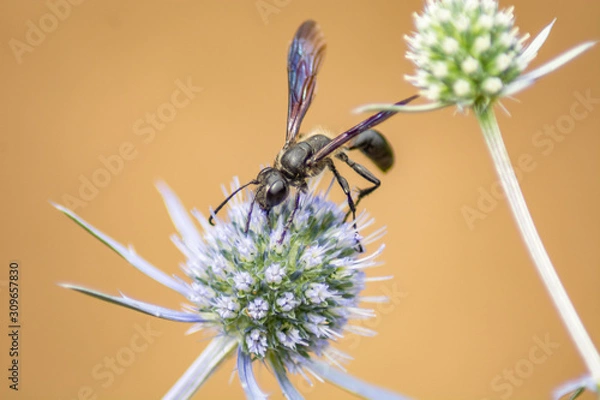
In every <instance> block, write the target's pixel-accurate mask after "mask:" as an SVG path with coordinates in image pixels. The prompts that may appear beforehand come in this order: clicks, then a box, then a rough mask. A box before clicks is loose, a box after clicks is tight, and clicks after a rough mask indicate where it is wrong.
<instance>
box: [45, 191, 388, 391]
mask: <svg viewBox="0 0 600 400" xmlns="http://www.w3.org/2000/svg"><path fill="white" fill-rule="evenodd" d="M157 186H158V189H159V191H160V193H161V194H162V196H163V199H164V201H165V204H166V206H167V208H168V211H169V213H170V215H171V218H172V220H173V222H174V225H175V227H176V228H177V230H178V232H179V235H174V236H173V237H172V240H173V242H174V243H175V245H176V246H177V248H178V249H179V250H180V251H181V252H182V253H183V255H184V256H185V258H186V262H185V263H184V264H182V265H181V267H182V269H183V271H184V272H185V274H186V275H187V277H188V279H189V282H185V281H183V280H181V279H178V278H176V277H171V276H168V275H166V274H165V273H163V272H161V271H160V270H158V269H157V268H155V267H154V266H152V265H151V264H150V263H148V262H147V261H146V260H144V259H142V258H141V257H140V256H138V255H137V254H136V253H135V252H134V250H133V248H131V247H128V248H126V247H124V246H123V245H121V244H119V243H117V242H116V241H114V240H113V239H111V238H110V237H108V236H106V235H105V234H103V233H102V232H100V231H99V230H97V229H96V228H94V227H93V226H91V225H90V224H88V223H87V222H85V221H84V220H83V219H81V218H80V217H79V216H77V215H76V214H75V213H73V212H72V211H70V210H68V209H66V208H64V207H62V206H59V205H55V207H56V208H58V209H59V210H60V211H62V212H64V213H65V214H66V215H67V216H69V217H70V218H71V219H73V220H74V221H75V222H77V223H78V224H79V225H81V226H82V227H83V228H85V229H86V230H87V231H89V232H91V233H92V234H93V235H94V236H96V237H97V238H98V239H100V240H101V241H102V242H104V243H105V244H106V245H108V246H109V247H111V248H112V249H113V250H114V251H116V252H117V253H118V254H120V255H121V256H122V257H124V258H125V259H126V260H127V261H129V262H130V263H131V264H132V265H133V266H134V267H136V268H138V269H139V270H141V271H142V272H144V273H146V274H147V275H148V276H150V277H151V278H153V279H155V280H157V281H159V282H160V283H162V284H164V285H165V286H167V287H169V288H171V289H174V290H176V291H177V292H179V293H181V294H182V295H183V296H184V297H185V298H186V300H187V302H188V304H187V305H186V306H185V307H184V310H183V311H175V310H169V309H165V308H162V307H159V306H155V305H152V304H148V303H145V302H142V301H138V300H134V299H131V298H129V297H126V296H120V297H117V296H110V295H105V294H102V293H99V292H96V291H94V290H90V289H86V288H82V287H78V286H74V285H63V286H65V287H67V288H70V289H74V290H77V291H80V292H83V293H85V294H88V295H92V296H94V297H98V298H100V299H103V300H107V301H110V302H112V303H116V304H119V305H122V306H125V307H129V308H133V309H136V310H138V311H141V312H144V313H147V314H151V315H154V316H157V317H160V318H165V319H169V320H173V321H180V322H188V323H194V324H195V325H194V326H193V327H192V328H191V329H190V331H191V332H195V331H198V330H200V329H203V330H209V331H212V332H214V335H215V338H214V339H213V341H212V342H211V343H210V344H209V346H208V347H207V348H206V349H205V351H204V353H202V354H201V355H200V357H199V358H198V359H197V361H196V362H195V363H194V364H193V365H192V366H191V367H190V369H188V371H187V372H186V373H185V374H184V375H183V376H182V378H181V379H180V380H179V382H177V384H176V385H175V386H174V387H173V388H172V389H171V391H170V392H169V393H168V394H167V395H166V397H165V398H187V397H189V396H191V395H192V394H193V393H194V392H195V391H196V390H197V389H198V388H199V387H200V385H201V384H202V383H203V381H204V380H205V379H206V378H207V377H208V376H209V375H210V373H211V372H212V371H213V370H214V369H215V368H216V367H217V366H218V365H219V364H220V363H221V361H223V360H224V359H225V358H226V357H227V356H229V355H230V354H232V353H233V352H234V351H235V350H236V349H237V353H238V374H239V377H240V380H241V382H242V386H243V388H244V390H245V391H246V393H247V395H248V396H249V397H250V398H263V397H265V395H264V394H263V393H262V392H261V390H260V389H259V387H258V384H257V383H256V381H255V379H254V376H253V372H252V366H251V363H252V362H253V361H256V360H265V361H267V362H268V363H269V364H270V365H271V367H272V369H273V371H274V373H275V375H276V377H277V379H278V381H279V382H280V385H281V387H282V390H283V391H284V393H285V395H286V396H287V397H288V398H301V395H300V394H299V393H298V392H297V391H296V389H295V388H294V387H293V386H292V385H291V383H290V381H289V380H288V378H287V372H291V373H297V372H299V373H301V374H302V375H304V376H305V377H308V374H306V372H309V373H310V374H311V375H314V376H317V377H319V378H320V377H323V378H325V379H328V380H330V381H332V382H333V383H335V384H337V385H339V386H342V387H344V388H345V389H347V390H350V391H352V392H354V393H357V394H360V395H362V396H365V397H372V398H398V397H397V396H396V395H394V394H392V393H390V392H387V391H385V390H383V389H378V388H376V387H373V386H371V385H368V384H366V383H363V382H361V381H358V380H356V379H354V378H351V377H349V376H347V375H345V376H342V379H341V380H340V376H341V375H340V373H341V371H337V370H333V369H332V368H329V365H335V366H337V367H340V368H342V367H341V365H340V362H342V361H345V360H347V359H349V358H350V357H349V356H347V355H346V354H344V353H342V352H341V351H339V350H336V349H333V348H332V347H330V345H331V342H332V341H336V340H337V339H338V338H341V337H342V336H343V335H344V334H345V333H347V332H350V333H355V334H359V335H366V336H370V335H373V334H374V332H373V331H371V330H369V329H366V328H364V327H360V326H354V325H352V324H350V323H349V320H352V319H358V320H362V319H366V318H370V317H373V316H374V311H373V310H370V309H364V308H359V302H361V301H370V302H383V301H386V298H385V297H368V298H367V297H363V298H361V297H360V295H359V294H360V292H361V291H362V289H363V288H364V286H365V283H366V282H367V280H369V278H366V277H365V273H364V271H363V270H364V269H365V268H367V267H372V266H375V265H378V263H377V262H376V261H375V258H376V257H377V256H378V255H379V254H380V253H381V251H382V250H383V245H382V246H381V247H380V248H379V249H378V250H377V251H376V252H374V253H373V254H371V255H368V256H366V255H363V254H360V253H359V252H358V251H357V243H358V241H359V240H360V243H361V244H362V245H363V246H366V245H368V244H370V243H371V242H373V241H374V240H377V239H379V238H380V237H381V236H382V235H383V233H384V231H383V229H379V230H376V231H374V232H373V233H372V234H370V235H368V236H366V237H360V236H359V232H360V231H361V230H362V229H364V228H365V227H366V226H367V225H370V224H371V223H372V222H373V221H372V220H370V219H368V217H367V215H366V214H365V213H363V214H361V215H360V216H359V217H358V218H357V221H356V222H357V226H358V231H359V232H357V231H356V230H355V229H354V228H353V225H352V223H349V222H344V216H345V212H344V210H343V208H342V207H340V206H338V205H336V204H334V203H332V202H330V201H328V200H327V198H326V193H320V194H313V193H309V194H306V195H303V196H302V200H301V202H300V207H299V209H298V210H297V212H296V215H295V218H294V220H293V224H292V225H291V226H290V227H289V230H288V232H287V234H286V235H285V236H282V234H283V230H284V226H285V225H286V222H287V220H288V218H289V216H290V213H291V212H292V209H293V207H294V204H293V202H292V201H291V200H288V201H286V202H284V203H282V205H281V206H280V207H278V208H277V209H274V210H273V212H271V213H270V214H269V215H268V216H266V215H265V214H264V213H254V214H253V216H252V221H251V223H250V229H249V231H248V232H244V230H245V224H246V218H247V216H248V210H249V207H250V203H251V199H248V198H244V196H243V195H242V193H240V194H239V195H238V196H236V197H235V198H234V199H232V200H231V201H230V203H229V209H228V216H227V218H226V219H224V220H223V219H217V223H216V226H211V225H210V224H209V223H208V221H207V219H206V218H205V217H204V216H203V215H202V214H201V213H199V212H198V211H197V210H193V211H192V214H193V215H194V216H195V217H196V219H197V221H198V222H199V223H200V225H201V226H202V228H203V233H202V234H201V233H200V232H199V231H198V230H197V229H196V226H195V224H194V222H193V221H192V219H191V218H190V217H189V215H188V213H187V212H186V210H185V209H184V208H183V206H182V204H181V203H180V201H179V199H178V198H177V197H176V196H175V194H174V193H173V192H171V190H170V189H169V188H168V187H167V186H166V185H165V184H164V183H158V185H157ZM238 187H239V182H238V181H237V180H235V181H234V184H233V185H232V187H231V190H232V191H233V190H235V189H236V188H238ZM224 191H225V190H224ZM226 194H227V193H226ZM282 237H283V241H281V240H280V239H281V238H282ZM383 278H386V277H383ZM371 279H375V280H381V279H382V278H371ZM319 358H324V359H326V360H327V362H328V364H325V363H324V362H323V361H320V360H319ZM307 379H308V378H307Z"/></svg>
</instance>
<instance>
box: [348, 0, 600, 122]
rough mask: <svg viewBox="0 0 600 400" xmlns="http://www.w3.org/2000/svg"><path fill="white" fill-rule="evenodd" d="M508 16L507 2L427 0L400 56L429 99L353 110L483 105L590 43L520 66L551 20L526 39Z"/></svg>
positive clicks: (547, 31) (532, 54)
mask: <svg viewBox="0 0 600 400" xmlns="http://www.w3.org/2000/svg"><path fill="white" fill-rule="evenodd" d="M514 21H515V18H514V15H513V7H509V8H506V9H500V8H499V7H498V2H497V1H496V0H427V2H426V5H425V9H424V10H423V12H422V13H421V14H417V13H415V14H414V23H415V27H416V30H415V31H414V32H413V33H412V34H411V35H407V36H405V39H406V41H407V43H408V47H409V50H408V51H407V52H406V58H408V59H409V60H411V61H412V62H413V64H415V66H416V71H415V73H414V74H413V75H410V76H405V78H406V79H407V80H408V81H409V82H410V83H412V84H413V85H415V86H416V87H417V88H419V94H421V95H422V96H424V97H425V98H427V99H429V100H430V101H431V103H429V104H424V105H414V106H410V105H391V104H369V105H366V106H362V107H359V108H358V109H357V112H366V111H382V110H387V111H399V112H423V111H431V110H435V109H437V108H442V107H446V106H449V105H456V106H458V107H459V108H460V109H463V108H465V107H474V108H477V109H480V110H485V109H486V108H487V107H488V106H489V105H491V104H494V103H495V101H497V100H498V99H500V98H501V97H506V96H512V95H514V94H516V93H517V92H520V91H521V90H523V89H525V88H527V87H529V86H531V85H532V84H533V83H534V82H535V81H537V80H538V79H539V78H541V77H542V76H544V75H546V74H548V73H550V72H552V71H554V70H556V69H558V68H559V67H561V66H562V65H564V64H566V63H567V62H569V61H571V60H572V59H574V58H575V57H577V56H579V55H580V54H582V53H583V52H585V51H587V50H589V49H590V48H591V47H592V46H594V45H595V42H591V41H590V42H584V43H581V44H580V45H578V46H575V47H573V48H572V49H570V50H568V51H566V52H564V53H563V54H561V55H559V56H558V57H556V58H554V59H552V60H551V61H549V62H547V63H546V64H544V65H542V66H540V67H538V68H536V69H534V70H533V71H530V72H525V69H526V68H527V66H528V65H529V64H530V63H531V61H532V60H533V59H534V58H535V57H536V56H537V53H538V51H539V50H540V48H541V47H542V45H543V44H544V42H545V41H546V39H547V38H548V36H549V35H550V31H551V30H552V26H553V25H554V22H555V21H552V22H551V23H550V24H548V25H547V26H546V27H545V28H544V29H542V31H541V32H540V33H539V34H538V35H537V36H536V37H535V38H534V39H533V40H532V41H531V42H530V43H528V44H527V41H528V39H529V34H520V33H519V28H517V27H515V25H514Z"/></svg>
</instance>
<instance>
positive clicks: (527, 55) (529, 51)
mask: <svg viewBox="0 0 600 400" xmlns="http://www.w3.org/2000/svg"><path fill="white" fill-rule="evenodd" d="M555 22H556V18H554V19H553V20H552V22H550V23H549V24H548V25H546V26H545V27H544V29H542V31H541V32H540V33H538V35H537V36H536V37H535V39H533V41H532V42H531V43H530V44H529V46H527V48H526V49H525V50H523V53H521V55H520V56H519V58H520V59H521V60H522V62H523V64H522V65H523V69H525V68H526V67H527V65H529V63H530V62H531V61H532V60H533V59H534V58H535V57H536V56H537V53H538V51H539V50H540V48H541V47H542V46H543V45H544V43H545V42H546V39H548V36H549V35H550V31H551V30H552V27H553V26H554V23H555Z"/></svg>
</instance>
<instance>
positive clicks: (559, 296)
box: [475, 107, 600, 382]
mask: <svg viewBox="0 0 600 400" xmlns="http://www.w3.org/2000/svg"><path fill="white" fill-rule="evenodd" d="M475 114H476V115H477V119H478V120H479V124H480V126H481V130H482V131H483V137H484V138H485V142H486V144H487V147H488V150H489V151H490V154H491V156H492V159H493V161H494V166H495V167H496V172H497V174H498V176H499V177H500V181H501V182H502V187H503V189H504V192H505V193H506V196H507V198H508V203H509V205H510V209H511V211H512V213H513V216H514V217H515V220H516V222H517V225H518V227H519V230H520V232H521V236H522V237H523V240H524V241H525V245H526V246H527V250H528V251H529V255H530V256H531V258H532V260H533V263H534V264H535V266H536V268H537V270H538V273H539V274H540V277H541V278H542V281H543V282H544V285H545V286H546V289H547V290H548V292H549V294H550V297H551V298H552V301H553V302H554V305H555V306H556V308H557V310H558V313H559V314H560V317H561V318H562V320H563V323H564V324H565V326H566V327H567V330H568V331H569V334H570V335H571V338H572V339H573V341H574V342H575V345H576V346H577V349H578V350H579V353H580V354H581V357H582V358H583V360H584V362H585V364H586V365H587V368H588V371H589V372H590V373H591V375H592V378H593V379H594V381H595V382H600V355H599V354H598V351H597V350H596V348H595V347H594V343H593V342H592V339H591V338H590V336H589V335H588V333H587V331H586V330H585V327H584V326H583V323H582V322H581V320H580V319H579V316H578V315H577V312H576V311H575V307H573V304H572V303H571V300H570V299H569V296H568V295H567V292H566V291H565V288H564V287H563V285H562V283H561V281H560V279H559V278H558V275H557V274H556V271H555V270H554V267H553V266H552V261H550V257H549V256H548V253H547V252H546V249H545V248H544V245H543V244H542V240H541V239H540V236H539V234H538V232H537V229H536V228H535V225H534V223H533V220H532V218H531V214H529V209H528V208H527V204H526V203H525V199H524V198H523V193H521V188H520V187H519V182H518V181H517V177H516V176H515V172H514V170H513V168H512V165H511V163H510V158H509V156H508V152H507V151H506V147H505V146H504V142H503V141H502V134H501V133H500V128H499V127H498V122H497V121H496V116H495V115H494V110H493V109H492V108H491V107H487V108H486V109H484V110H477V109H476V110H475Z"/></svg>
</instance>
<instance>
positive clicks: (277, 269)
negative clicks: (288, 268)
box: [265, 263, 285, 284]
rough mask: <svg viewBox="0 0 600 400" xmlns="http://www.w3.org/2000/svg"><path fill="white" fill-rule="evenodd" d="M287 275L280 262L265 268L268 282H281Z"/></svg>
mask: <svg viewBox="0 0 600 400" xmlns="http://www.w3.org/2000/svg"><path fill="white" fill-rule="evenodd" d="M284 276H285V269H284V268H283V267H282V266H281V264H280V263H275V264H271V265H269V266H268V267H267V269H265V280H266V281H267V282H268V283H274V284H278V283H281V281H282V280H283V278H284Z"/></svg>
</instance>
